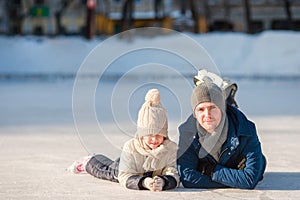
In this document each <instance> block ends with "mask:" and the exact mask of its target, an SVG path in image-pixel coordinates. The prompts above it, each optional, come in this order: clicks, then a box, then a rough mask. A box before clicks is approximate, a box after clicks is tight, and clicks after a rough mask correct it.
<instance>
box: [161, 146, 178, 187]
mask: <svg viewBox="0 0 300 200" xmlns="http://www.w3.org/2000/svg"><path fill="white" fill-rule="evenodd" d="M174 145H175V147H174V148H173V149H174V152H173V153H172V154H171V155H170V156H169V159H168V162H167V163H168V164H167V166H166V167H165V168H164V170H163V171H162V175H160V176H159V177H161V178H162V179H164V181H165V186H164V187H163V190H170V189H174V188H176V187H178V186H179V183H180V178H179V174H178V170H177V167H176V159H177V152H176V149H177V145H176V144H175V143H174Z"/></svg>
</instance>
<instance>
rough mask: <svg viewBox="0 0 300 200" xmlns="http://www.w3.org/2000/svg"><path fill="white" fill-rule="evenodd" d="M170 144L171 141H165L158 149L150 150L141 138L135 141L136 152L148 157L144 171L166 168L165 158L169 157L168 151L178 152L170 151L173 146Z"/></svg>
mask: <svg viewBox="0 0 300 200" xmlns="http://www.w3.org/2000/svg"><path fill="white" fill-rule="evenodd" d="M170 143H171V141H170V140H169V139H165V140H164V142H163V143H162V144H161V145H159V146H158V147H157V148H155V149H150V148H149V147H148V146H147V145H146V144H145V142H144V141H143V140H142V139H141V138H136V139H135V140H134V146H135V148H136V150H137V151H138V152H139V153H140V154H141V155H143V156H145V157H146V159H145V162H144V164H143V168H144V170H146V171H155V170H158V169H162V168H164V167H165V166H166V163H165V158H164V156H165V155H167V152H168V151H176V150H175V149H170V147H171V146H172V145H169V144H170Z"/></svg>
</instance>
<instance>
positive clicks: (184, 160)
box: [177, 127, 227, 188]
mask: <svg viewBox="0 0 300 200" xmlns="http://www.w3.org/2000/svg"><path fill="white" fill-rule="evenodd" d="M194 134H195V133H191V132H188V131H185V130H184V129H183V128H182V127H179V145H178V153H177V156H178V159H177V167H178V171H179V175H180V179H181V182H182V185H183V186H184V187H186V188H224V187H227V186H225V185H223V184H221V183H217V182H214V181H212V180H211V178H210V177H209V176H205V175H202V174H201V173H200V172H199V171H198V170H197V166H198V160H199V158H198V150H197V148H196V147H195V145H196V144H195V142H194V141H193V135H194Z"/></svg>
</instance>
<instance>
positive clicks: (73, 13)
mask: <svg viewBox="0 0 300 200" xmlns="http://www.w3.org/2000/svg"><path fill="white" fill-rule="evenodd" d="M145 26H156V27H164V28H170V29H175V30H178V31H191V32H195V33H204V32H209V31H240V32H248V33H257V32H260V31H263V30H268V29H274V30H277V29H288V30H298V31H299V30H300V0H0V33H2V34H23V35H27V34H35V35H61V34H64V35H74V34H79V35H85V36H86V37H87V38H91V37H92V36H93V35H94V34H107V35H111V34H115V33H119V32H121V31H124V30H127V29H130V28H137V27H145Z"/></svg>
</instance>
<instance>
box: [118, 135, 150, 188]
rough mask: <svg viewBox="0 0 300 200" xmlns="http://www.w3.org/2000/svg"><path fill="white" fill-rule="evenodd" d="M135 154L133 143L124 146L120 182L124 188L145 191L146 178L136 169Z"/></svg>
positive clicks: (120, 166) (119, 175) (120, 165)
mask: <svg viewBox="0 0 300 200" xmlns="http://www.w3.org/2000/svg"><path fill="white" fill-rule="evenodd" d="M135 160H136V159H135V158H134V154H133V153H132V148H131V141H128V142H126V143H125V144H124V147H123V151H122V153H121V157H120V164H119V174H118V181H119V183H120V185H121V186H122V187H125V188H128V189H134V190H142V189H145V188H144V187H143V186H142V181H143V180H144V179H145V178H146V177H144V176H142V172H139V171H138V169H136V164H135Z"/></svg>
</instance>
